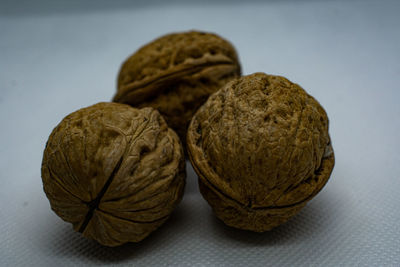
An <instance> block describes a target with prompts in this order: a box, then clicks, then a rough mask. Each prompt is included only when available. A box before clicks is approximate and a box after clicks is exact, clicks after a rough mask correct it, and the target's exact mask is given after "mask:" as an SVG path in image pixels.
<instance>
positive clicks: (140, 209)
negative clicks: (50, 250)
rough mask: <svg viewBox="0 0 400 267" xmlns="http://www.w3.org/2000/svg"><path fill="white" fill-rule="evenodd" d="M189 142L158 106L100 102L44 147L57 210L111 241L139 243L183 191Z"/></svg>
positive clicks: (89, 233) (77, 226) (78, 227)
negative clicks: (184, 142)
mask: <svg viewBox="0 0 400 267" xmlns="http://www.w3.org/2000/svg"><path fill="white" fill-rule="evenodd" d="M185 177H186V172H185V162H184V154H183V149H182V146H181V144H180V141H179V138H178V136H177V135H176V133H175V132H174V131H173V130H171V129H170V128H168V126H167V124H166V123H165V121H164V119H163V118H162V117H161V115H160V114H159V113H158V111H157V110H155V109H153V108H143V109H135V108H132V107H130V106H128V105H123V104H117V103H99V104H96V105H93V106H90V107H87V108H83V109H80V110H78V111H76V112H73V113H71V114H70V115H68V116H67V117H65V118H64V119H63V120H62V121H61V123H60V124H58V126H57V127H56V128H55V129H54V130H53V132H52V133H51V135H50V137H49V140H48V141H47V144H46V148H45V150H44V155H43V162H42V180H43V187H44V191H45V193H46V195H47V197H48V199H49V201H50V205H51V208H52V209H53V211H54V212H55V213H56V214H57V215H58V216H60V217H61V218H62V219H63V220H65V221H67V222H70V223H72V225H73V228H74V230H75V231H79V232H81V233H82V234H83V235H84V236H85V237H87V238H90V239H94V240H96V241H98V242H99V243H101V244H103V245H106V246H117V245H120V244H123V243H125V242H138V241H140V240H142V239H144V238H145V237H146V236H147V235H149V234H150V233H151V232H152V231H154V230H155V229H157V228H158V227H159V226H160V225H161V224H163V223H164V222H165V221H166V220H167V218H168V217H169V216H170V214H171V212H172V210H173V209H174V208H175V206H176V205H177V204H178V202H179V201H180V199H181V198H182V194H183V189H184V185H185Z"/></svg>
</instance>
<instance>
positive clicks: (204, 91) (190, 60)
mask: <svg viewBox="0 0 400 267" xmlns="http://www.w3.org/2000/svg"><path fill="white" fill-rule="evenodd" d="M240 73H241V70H240V64H239V60H238V56H237V53H236V51H235V48H234V47H233V46H232V45H231V44H230V43H229V42H228V41H226V40H224V39H222V38H221V37H219V36H218V35H215V34H211V33H204V32H197V31H191V32H183V33H172V34H168V35H165V36H162V37H160V38H158V39H156V40H154V41H152V42H150V43H149V44H146V45H145V46H143V47H142V48H140V49H139V50H138V51H136V53H134V54H133V55H132V56H130V57H129V58H128V59H127V60H126V61H125V62H124V63H123V65H122V67H121V69H120V72H119V76H118V90H117V93H116V95H115V96H114V99H113V101H115V102H119V103H125V104H129V105H131V106H134V107H146V106H149V107H153V108H156V109H158V110H159V111H160V113H161V114H162V115H163V116H164V118H165V120H166V121H167V123H168V125H169V126H170V127H171V128H173V129H174V130H175V131H176V132H177V134H178V135H179V137H180V138H181V140H182V142H183V143H184V144H185V139H186V130H187V127H188V125H189V123H190V120H191V119H192V116H193V115H194V113H195V112H196V110H197V109H198V108H199V107H200V106H201V105H202V104H203V103H204V102H205V101H206V100H207V98H208V97H209V95H210V94H212V93H213V92H215V91H217V90H218V89H219V88H220V87H221V86H223V85H224V84H225V83H227V82H228V81H230V80H232V79H233V78H235V77H238V76H240Z"/></svg>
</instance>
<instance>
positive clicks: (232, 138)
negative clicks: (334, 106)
mask: <svg viewBox="0 0 400 267" xmlns="http://www.w3.org/2000/svg"><path fill="white" fill-rule="evenodd" d="M187 138H188V139H187V142H188V144H187V145H188V152H189V156H190V159H191V162H192V165H193V167H194V169H195V170H196V172H197V174H198V176H199V185H200V190H201V193H202V194H203V196H204V198H205V199H206V200H207V201H208V202H209V204H210V205H211V206H212V208H213V210H214V212H215V213H216V215H217V217H219V218H220V219H221V220H222V221H224V222H225V223H226V224H227V225H230V226H233V227H237V228H241V229H246V230H252V231H256V232H263V231H266V230H270V229H272V228H273V227H275V226H278V225H280V224H281V223H283V222H285V221H287V220H288V219H289V218H290V217H292V216H293V215H295V214H296V213H297V212H298V211H299V210H300V209H301V208H302V207H304V205H305V204H306V203H307V202H308V201H309V200H310V199H312V198H313V197H314V196H315V195H316V194H317V193H318V192H319V191H320V190H321V189H322V187H323V186H324V185H325V184H326V182H327V181H328V179H329V177H330V174H331V172H332V169H333V166H334V153H333V150H332V146H331V142H330V137H329V133H328V117H327V114H326V112H325V110H324V109H323V108H322V106H321V105H320V104H319V103H318V102H317V101H316V100H315V99H314V98H313V97H312V96H310V95H308V94H307V93H306V92H305V91H304V90H303V89H302V88H301V87H300V86H299V85H297V84H295V83H292V82H290V81H289V80H287V79H286V78H284V77H281V76H273V75H267V74H264V73H255V74H252V75H248V76H243V77H241V78H239V79H236V80H234V81H232V82H230V83H228V84H226V85H225V86H224V87H223V88H221V89H220V90H219V91H217V92H216V93H214V94H213V95H211V96H210V98H209V99H208V101H207V102H206V103H205V104H204V105H203V106H202V107H201V108H200V109H199V110H198V112H197V113H196V114H195V116H194V117H193V119H192V122H191V124H190V127H189V129H188V137H187Z"/></svg>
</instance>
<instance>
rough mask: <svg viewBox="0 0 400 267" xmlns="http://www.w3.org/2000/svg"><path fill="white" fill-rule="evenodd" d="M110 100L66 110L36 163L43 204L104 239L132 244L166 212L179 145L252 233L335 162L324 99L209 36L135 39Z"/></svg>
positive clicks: (290, 209)
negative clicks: (246, 71) (249, 69)
mask: <svg viewBox="0 0 400 267" xmlns="http://www.w3.org/2000/svg"><path fill="white" fill-rule="evenodd" d="M113 101H114V103H113V102H109V103H98V104H95V105H92V106H89V107H86V108H82V109H80V110H78V111H75V112H73V113H71V114H70V115H68V116H66V117H65V118H64V119H63V120H62V121H61V122H60V123H59V124H58V126H57V127H56V128H55V129H54V130H53V131H52V133H51V135H50V137H49V139H48V141H47V144H46V148H45V150H44V155H43V161H42V181H43V188H44V191H45V193H46V195H47V197H48V199H49V201H50V205H51V208H52V209H53V210H54V212H55V213H56V214H57V215H58V216H60V217H61V218H62V219H63V220H65V221H67V222H69V223H71V224H72V225H73V228H74V230H75V231H78V232H81V233H82V234H83V236H85V237H87V238H89V239H93V240H96V241H98V242H99V243H100V244H103V245H105V246H117V245H121V244H123V243H126V242H139V241H141V240H143V239H144V238H145V237H147V236H148V235H149V234H150V233H151V232H153V231H154V230H155V229H157V228H158V227H159V226H161V225H162V224H163V223H164V222H165V221H166V220H167V219H168V218H169V216H170V215H171V213H172V211H173V210H174V209H175V207H176V206H177V205H178V203H179V202H180V200H181V198H182V195H183V190H184V185H185V178H186V171H185V153H186V152H187V153H188V155H189V159H190V161H191V163H192V165H193V167H194V169H195V171H196V173H197V174H198V177H199V187H200V192H201V194H202V195H203V197H204V198H205V199H206V200H207V201H208V203H209V204H210V206H211V207H212V208H213V210H214V212H215V214H216V216H217V217H218V218H220V219H221V220H222V221H223V222H224V223H225V224H227V225H229V226H232V227H236V228H240V229H245V230H250V231H256V232H263V231H267V230H270V229H272V228H274V227H276V226H278V225H280V224H282V223H284V222H285V221H287V220H288V219H289V218H290V217H292V216H293V215H295V214H296V213H298V212H299V211H300V209H301V208H302V207H304V206H305V205H306V203H307V202H308V201H309V200H310V199H312V198H313V197H314V196H315V195H316V194H317V193H318V192H319V191H320V190H321V189H322V187H323V186H324V185H325V184H326V183H327V181H328V179H329V177H330V174H331V172H332V169H333V166H334V153H333V149H332V146H331V141H330V137H329V133H328V124H329V121H328V117H327V114H326V112H325V110H324V109H323V108H322V106H321V105H320V104H319V103H318V102H317V101H316V100H315V99H314V98H313V97H312V96H310V95H308V94H307V93H306V92H305V91H304V90H303V89H302V88H301V87H300V86H299V85H297V84H295V83H292V82H290V81H289V80H287V79H286V78H284V77H281V76H273V75H267V74H265V73H255V74H252V75H248V76H241V67H240V63H239V60H238V56H237V53H236V51H235V49H234V47H233V46H232V45H231V44H230V43H229V42H228V41H226V40H224V39H223V38H221V37H219V36H218V35H215V34H211V33H204V32H196V31H191V32H183V33H173V34H168V35H165V36H162V37H160V38H158V39H156V40H154V41H152V42H150V43H149V44H147V45H145V46H143V47H142V48H140V49H139V50H138V51H137V52H136V53H134V54H133V55H132V56H130V57H129V58H128V59H127V60H126V61H125V62H124V63H123V64H122V67H121V69H120V72H119V75H118V85H117V92H116V94H115V96H114V98H113ZM169 127H171V128H169ZM175 131H176V133H175ZM182 143H183V145H184V146H186V147H187V151H186V150H184V149H183V146H182Z"/></svg>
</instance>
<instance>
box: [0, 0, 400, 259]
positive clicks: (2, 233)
mask: <svg viewBox="0 0 400 267" xmlns="http://www.w3.org/2000/svg"><path fill="white" fill-rule="evenodd" d="M15 2H16V1H14V2H12V1H11V2H4V1H0V127H1V130H0V140H1V141H0V179H1V180H0V182H1V183H0V265H18V266H19V265H31V266H32V265H33V266H36V265H41V266H46V265H49V266H56V265H59V266H64V265H79V264H115V265H118V264H126V265H137V266H149V265H162V266H168V265H175V266H193V265H194V266H208V265H210V266H217V265H218V266H221V265H222V266H267V265H282V266H294V265H307V266H308V265H322V266H327V265H329V266H336V265H347V266H354V265H357V264H359V265H369V266H382V265H390V266H399V265H400V256H399V255H400V231H399V229H400V223H399V222H400V210H399V204H400V197H399V191H400V156H399V155H400V154H399V148H400V141H399V138H398V135H399V130H400V119H399V115H400V107H399V101H400V91H399V90H400V88H399V87H400V78H399V77H400V52H399V51H400V15H399V14H400V2H399V1H312V0H309V1H289V0H287V1H264V2H262V1H251V2H247V3H245V2H244V1H243V2H242V1H231V2H228V1H222V0H220V1H214V2H213V1H205V2H196V1H163V2H161V1H160V2H157V1H151V0H150V1H137V2H135V1H116V2H113V1H105V0H102V1H86V2H83V1H77V0H74V1H64V2H63V1H58V2H57V1H27V0H25V1H20V2H18V3H15ZM167 3H168V4H167ZM189 29H199V30H205V31H212V32H216V33H218V34H220V35H221V36H223V37H225V38H226V39H228V40H230V41H231V42H232V43H233V44H234V45H235V46H236V48H237V50H238V52H239V56H240V60H241V63H242V66H243V72H244V74H250V73H253V72H257V71H262V72H266V73H270V74H279V75H283V76H286V77H287V78H289V79H290V80H291V81H293V82H296V83H298V84H300V85H301V86H302V87H304V88H305V89H306V90H307V91H308V92H309V93H310V94H311V95H313V96H314V97H315V98H316V99H318V100H319V101H320V103H321V104H322V105H323V106H324V107H325V109H326V111H327V113H328V116H329V118H330V133H331V137H332V142H333V146H334V149H335V153H336V166H335V169H334V171H333V174H332V176H331V179H330V181H329V182H328V184H327V185H326V187H325V188H324V189H323V190H322V191H321V192H320V194H319V195H318V196H317V197H315V198H314V199H313V200H312V201H311V202H310V203H309V204H308V205H307V206H306V207H305V208H304V209H303V210H302V211H301V212H300V213H299V214H298V215H297V216H296V217H294V218H293V219H292V220H291V221H289V222H288V223H287V224H285V225H283V226H281V227H278V228H277V229H275V230H273V231H271V232H268V233H264V234H255V233H250V232H245V231H239V230H235V229H231V228H228V227H226V226H224V225H223V224H222V223H221V222H220V221H218V220H217V219H215V217H214V216H213V214H212V212H211V209H210V207H209V206H208V205H207V203H206V202H205V201H204V200H203V199H202V197H201V195H200V194H199V192H198V188H197V176H196V175H195V173H194V172H193V170H192V168H191V166H190V163H189V162H187V170H188V177H187V187H186V192H185V195H184V199H183V201H182V203H181V204H180V206H179V207H178V208H177V210H176V211H175V212H174V213H173V215H172V217H171V219H170V220H169V221H168V222H167V223H166V224H165V225H164V226H163V227H161V228H160V229H159V230H158V231H156V232H154V233H153V234H152V235H151V236H150V237H148V238H147V239H146V240H144V241H143V242H141V243H139V244H128V245H124V246H122V247H118V248H104V247H101V246H100V245H98V244H96V243H95V242H93V241H88V240H85V239H84V238H82V237H81V236H80V234H77V233H75V232H73V230H72V227H71V226H70V225H69V224H67V223H65V222H63V221H62V220H61V219H59V218H58V217H57V216H56V215H55V214H54V213H53V212H52V211H51V210H50V206H49V203H48V200H47V199H46V196H45V194H44V192H43V189H42V181H41V177H40V165H41V160H42V153H43V149H44V146H45V142H46V140H47V138H48V136H49V134H50V132H51V131H52V129H53V128H54V127H55V126H56V125H57V124H58V123H59V122H60V121H61V119H62V118H63V117H64V116H66V115H67V114H69V113H71V112H73V111H75V110H77V109H79V108H81V107H85V106H89V105H92V104H94V103H96V102H99V101H108V100H110V99H111V97H112V96H113V94H114V92H115V81H116V75H117V73H118V70H119V66H120V64H121V62H122V61H123V60H124V59H125V58H126V57H127V56H128V55H130V54H131V53H133V52H134V51H135V50H136V49H137V48H139V47H140V46H141V45H143V44H145V43H147V42H149V41H150V40H152V39H154V38H156V37H158V36H159V35H162V34H165V33H169V32H172V31H182V30H189Z"/></svg>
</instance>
